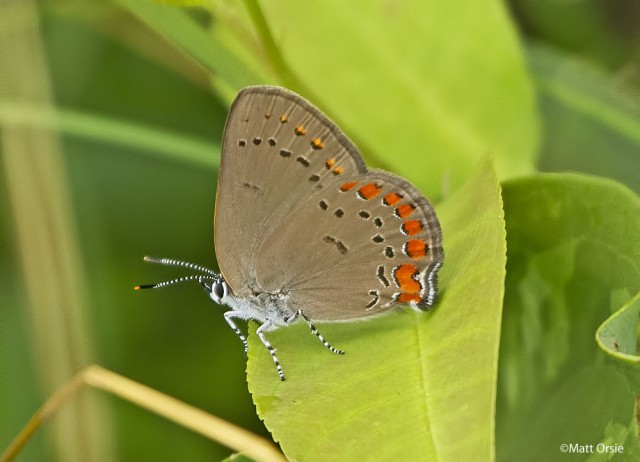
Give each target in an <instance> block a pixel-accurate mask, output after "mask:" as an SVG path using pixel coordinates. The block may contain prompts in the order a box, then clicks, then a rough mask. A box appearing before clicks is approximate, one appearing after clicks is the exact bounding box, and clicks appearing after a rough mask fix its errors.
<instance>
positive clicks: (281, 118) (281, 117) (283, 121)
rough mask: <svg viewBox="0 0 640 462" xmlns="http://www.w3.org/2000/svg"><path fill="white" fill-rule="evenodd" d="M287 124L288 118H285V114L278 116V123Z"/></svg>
mask: <svg viewBox="0 0 640 462" xmlns="http://www.w3.org/2000/svg"><path fill="white" fill-rule="evenodd" d="M287 122H289V117H287V115H286V114H282V115H281V116H280V123H283V124H286V123H287Z"/></svg>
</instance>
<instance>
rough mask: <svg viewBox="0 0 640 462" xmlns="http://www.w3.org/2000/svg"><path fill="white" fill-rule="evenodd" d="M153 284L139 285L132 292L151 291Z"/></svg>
mask: <svg viewBox="0 0 640 462" xmlns="http://www.w3.org/2000/svg"><path fill="white" fill-rule="evenodd" d="M154 287H155V284H141V285H139V286H135V287H134V288H133V290H142V289H153V288H154Z"/></svg>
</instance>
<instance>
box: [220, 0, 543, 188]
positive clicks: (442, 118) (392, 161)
mask: <svg viewBox="0 0 640 462" xmlns="http://www.w3.org/2000/svg"><path fill="white" fill-rule="evenodd" d="M245 3H247V4H248V5H249V8H250V11H252V12H253V14H252V15H251V16H252V17H254V18H255V17H258V18H259V17H260V11H259V6H258V4H257V2H253V1H252V2H245ZM262 5H263V8H264V10H263V13H264V16H265V17H266V23H267V24H268V26H269V29H268V30H267V31H265V28H264V27H262V26H263V25H262V24H261V23H260V22H259V21H256V24H255V28H256V30H257V31H256V32H254V34H255V35H256V36H258V37H260V38H261V42H262V47H257V46H255V44H254V43H252V42H250V41H247V42H246V46H247V47H251V49H252V51H254V53H255V54H256V57H257V58H256V59H269V60H270V63H271V65H272V67H273V68H275V69H282V68H284V67H285V66H284V65H283V64H282V63H281V62H280V58H282V59H283V60H284V63H286V65H287V66H286V68H287V69H290V71H291V73H292V74H293V75H294V76H297V82H298V84H297V85H290V86H294V88H293V89H294V90H298V91H299V92H300V93H302V95H303V96H305V97H307V98H308V99H309V100H311V101H313V102H314V103H315V104H317V105H318V106H319V107H320V108H321V109H323V110H324V111H326V112H327V113H328V114H329V115H330V116H332V118H334V119H335V120H336V122H338V123H339V125H340V126H341V127H342V128H343V129H345V131H346V132H347V133H348V134H349V136H351V137H352V138H353V139H354V140H355V141H356V143H357V144H358V145H359V146H360V148H361V149H362V150H363V151H364V153H365V155H367V156H368V157H369V156H372V157H375V159H376V161H377V163H378V164H382V165H385V166H387V167H392V170H393V171H395V172H396V173H399V174H401V175H403V176H406V177H407V178H409V179H410V180H411V181H413V182H414V183H416V184H417V185H419V186H420V187H421V188H422V189H423V191H424V192H425V193H427V194H428V195H429V196H430V197H432V198H434V197H440V195H442V194H443V192H442V190H441V184H442V181H443V180H442V178H443V177H444V178H445V179H446V180H445V181H446V182H448V184H449V185H451V186H452V189H455V188H456V187H458V186H459V185H461V184H462V183H463V182H464V181H465V180H466V179H467V178H468V177H469V175H470V174H471V172H472V171H473V169H474V168H475V165H476V164H477V162H478V161H479V159H481V158H483V157H484V156H486V155H487V154H490V155H491V156H492V157H493V158H495V159H496V166H497V169H498V172H499V174H500V176H501V177H507V176H513V175H517V174H522V173H524V172H529V171H531V169H532V166H533V157H534V152H535V151H536V146H537V135H538V133H537V120H536V115H535V111H534V96H533V91H532V88H531V84H530V82H529V80H528V77H527V74H526V72H525V69H524V65H523V59H522V56H521V54H520V49H519V46H518V42H517V37H516V34H515V31H514V30H513V26H512V24H511V23H510V21H509V17H508V15H507V13H506V11H505V7H504V5H502V4H501V3H499V2H493V1H487V0H485V1H480V2H469V3H468V4H465V7H464V9H461V8H460V7H459V5H456V4H454V3H450V2H439V1H436V0H430V1H421V2H418V1H410V2H392V3H383V2H370V1H365V0H360V1H349V2H343V1H337V0H334V1H329V0H328V1H323V2H315V3H314V4H313V8H312V9H310V8H309V5H308V4H307V3H305V2H297V1H293V0H278V1H270V2H263V3H262ZM243 17H244V18H247V17H248V16H247V15H246V14H245V15H244V16H242V14H241V13H238V15H237V17H236V19H238V18H243ZM219 18H220V19H222V20H224V17H221V16H219ZM219 27H233V28H236V29H237V23H235V22H234V23H229V24H220V25H219ZM240 30H242V31H243V33H244V29H242V28H240ZM269 31H270V35H269ZM263 50H266V51H264V53H263ZM265 55H266V56H265ZM283 72H284V71H282V72H281V75H279V77H280V78H281V79H283V81H284V82H285V83H288V82H289V81H290V80H291V79H290V77H289V72H288V71H287V73H286V75H282V73H283ZM425 159H428V163H427V162H425ZM419 166H424V168H419ZM445 195H446V191H445Z"/></svg>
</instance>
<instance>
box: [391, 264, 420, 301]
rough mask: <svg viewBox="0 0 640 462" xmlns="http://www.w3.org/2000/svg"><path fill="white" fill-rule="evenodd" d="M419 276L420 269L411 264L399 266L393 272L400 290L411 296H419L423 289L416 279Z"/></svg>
mask: <svg viewBox="0 0 640 462" xmlns="http://www.w3.org/2000/svg"><path fill="white" fill-rule="evenodd" d="M418 274H420V273H419V271H418V268H416V267H415V266H414V265H412V264H410V263H404V264H402V265H399V266H397V267H396V268H395V269H394V270H393V277H394V279H395V281H396V284H397V285H398V287H399V288H400V290H402V291H403V292H407V293H409V294H417V293H419V292H420V290H421V289H422V285H421V284H420V283H419V282H418V281H416V280H415V279H414V278H415V277H416V276H417V275H418Z"/></svg>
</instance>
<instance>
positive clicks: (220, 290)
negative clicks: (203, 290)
mask: <svg viewBox="0 0 640 462" xmlns="http://www.w3.org/2000/svg"><path fill="white" fill-rule="evenodd" d="M227 292H228V290H227V283H226V282H225V281H224V279H220V280H216V281H214V282H213V284H211V293H210V294H209V296H210V297H211V299H212V300H213V301H214V302H216V303H218V304H219V303H222V299H223V298H224V297H225V296H226V295H227Z"/></svg>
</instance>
